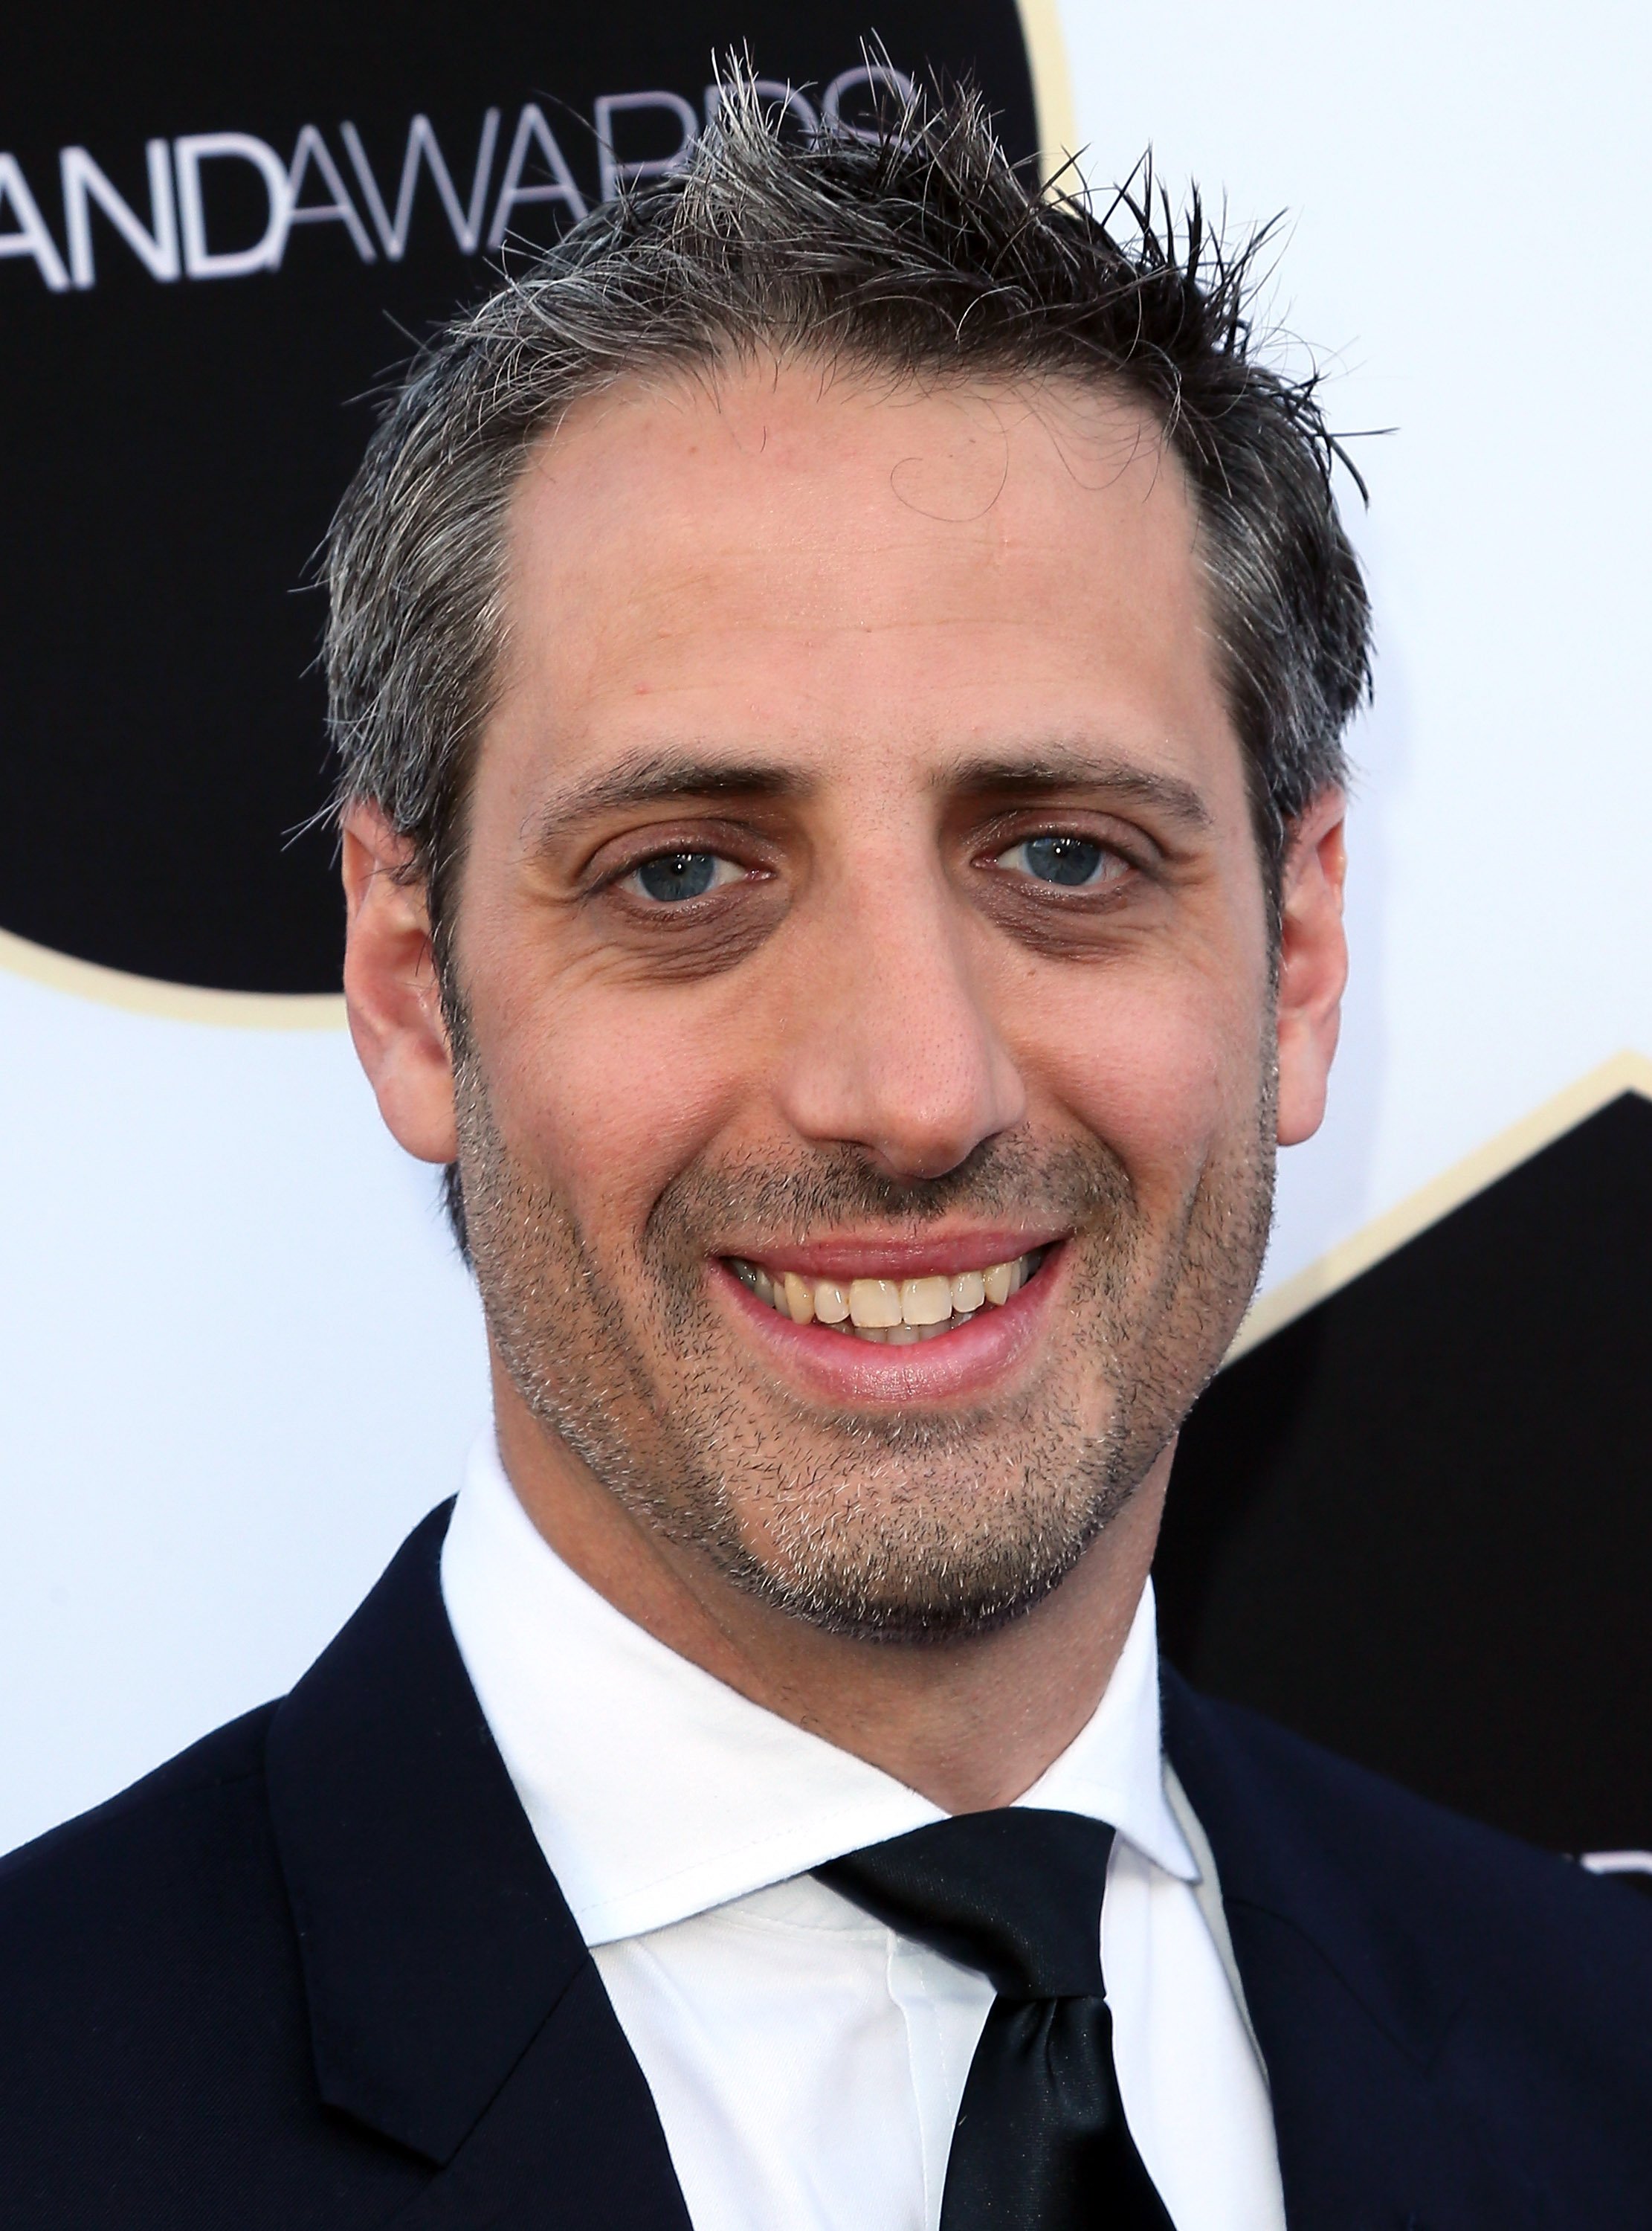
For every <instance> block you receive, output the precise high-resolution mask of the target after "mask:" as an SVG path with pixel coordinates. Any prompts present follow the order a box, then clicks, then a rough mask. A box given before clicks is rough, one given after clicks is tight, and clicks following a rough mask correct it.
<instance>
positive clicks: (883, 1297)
mask: <svg viewBox="0 0 1652 2231" xmlns="http://www.w3.org/2000/svg"><path fill="white" fill-rule="evenodd" d="M1042 1260H1043V1251H1042V1249H1039V1250H1037V1251H1035V1252H1034V1253H1033V1254H1030V1255H1018V1256H1016V1258H1014V1260H1013V1261H1011V1262H1009V1263H994V1264H990V1265H989V1266H988V1268H987V1269H985V1270H984V1271H953V1272H952V1274H951V1276H950V1277H946V1276H943V1275H942V1274H941V1273H940V1272H939V1271H937V1272H935V1273H934V1274H933V1275H932V1276H931V1277H924V1278H906V1279H902V1280H900V1281H898V1282H897V1281H896V1280H895V1279H894V1278H852V1279H849V1280H848V1281H843V1280H841V1279H836V1278H805V1277H803V1276H802V1275H801V1274H800V1273H799V1272H798V1271H781V1272H780V1273H779V1274H778V1275H776V1274H775V1273H773V1272H771V1271H765V1269H764V1268H763V1267H762V1265H761V1264H758V1263H749V1262H745V1261H742V1260H741V1259H740V1258H738V1257H730V1258H729V1268H730V1269H731V1270H732V1271H733V1273H734V1275H735V1277H737V1278H738V1279H739V1282H740V1284H742V1285H743V1286H746V1287H749V1288H750V1290H752V1293H754V1294H755V1295H756V1296H757V1297H758V1299H759V1300H760V1301H765V1302H766V1303H768V1304H769V1307H770V1308H771V1309H772V1310H778V1312H779V1314H780V1315H781V1316H783V1317H789V1318H790V1319H791V1322H793V1323H794V1324H808V1323H810V1322H813V1321H817V1322H819V1323H821V1324H822V1325H828V1326H830V1327H832V1328H833V1329H836V1330H837V1331H840V1332H842V1333H845V1334H848V1335H852V1336H853V1337H854V1338H855V1339H856V1340H869V1341H874V1342H878V1343H879V1344H880V1345H887V1346H892V1347H895V1348H909V1347H911V1346H912V1345H913V1342H917V1341H922V1340H934V1339H937V1338H938V1337H939V1335H940V1334H942V1333H944V1332H952V1331H954V1330H956V1329H957V1328H958V1326H959V1325H965V1324H968V1323H969V1322H970V1320H971V1317H973V1316H978V1314H979V1312H980V1311H981V1310H983V1309H1002V1308H1003V1305H1004V1303H1006V1302H1007V1301H1008V1300H1009V1299H1010V1297H1011V1295H1013V1294H1016V1293H1019V1291H1020V1290H1021V1289H1022V1287H1023V1286H1024V1285H1025V1284H1026V1283H1027V1281H1028V1279H1029V1278H1030V1277H1031V1276H1032V1274H1033V1272H1034V1271H1036V1269H1037V1268H1038V1265H1039V1264H1040V1263H1041V1262H1042Z"/></svg>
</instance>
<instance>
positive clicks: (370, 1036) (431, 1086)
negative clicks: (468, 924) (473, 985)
mask: <svg viewBox="0 0 1652 2231" xmlns="http://www.w3.org/2000/svg"><path fill="white" fill-rule="evenodd" d="M411 857H412V847H411V845H410V844H409V843H408V841H407V839H406V838H405V837H399V836H397V833H396V831H394V830H393V829H392V828H391V827H390V823H389V822H388V821H387V820H386V819H385V818H384V815H383V814H382V813H381V812H379V811H378V808H377V807H376V806H371V805H352V807H351V808H350V809H349V811H348V812H346V813H345V818H344V863H343V864H344V887H345V913H346V921H347V928H346V932H345V1008H346V1010H347V1011H348V1012H349V1016H350V1035H351V1037H352V1038H353V1039H354V1040H355V1044H356V1052H357V1055H358V1057H359V1059H360V1062H361V1065H362V1067H363V1068H364V1069H365V1070H366V1072H367V1081H368V1083H370V1084H371V1086H372V1088H373V1091H374V1094H375V1095H376V1096H377V1098H378V1112H379V1114H380V1115H382V1116H383V1117H384V1121H385V1122H386V1123H387V1124H388V1125H389V1126H390V1130H391V1132H392V1134H393V1135H394V1136H395V1137H396V1138H397V1139H398V1140H399V1141H400V1142H401V1143H402V1145H403V1146H404V1147H405V1148H407V1151H408V1152H409V1154H416V1155H417V1156H418V1157H419V1159H420V1161H426V1162H450V1161H453V1160H454V1158H455V1155H456V1154H457V1153H458V1151H459V1148H458V1140H457V1137H456V1135H455V1128H454V1116H453V1064H452V1061H451V1059H450V1058H449V1055H448V1032H447V1026H446V1025H445V1024H444V1022H443V1020H442V1000H441V997H440V994H439V993H438V991H437V988H436V955H435V953H434V951H433V949H432V947H431V942H430V918H429V914H428V913H427V912H426V910H425V903H424V889H423V885H422V884H421V883H417V882H416V881H411V880H409V879H408V876H407V873H406V871H407V867H408V863H409V862H410V859H411Z"/></svg>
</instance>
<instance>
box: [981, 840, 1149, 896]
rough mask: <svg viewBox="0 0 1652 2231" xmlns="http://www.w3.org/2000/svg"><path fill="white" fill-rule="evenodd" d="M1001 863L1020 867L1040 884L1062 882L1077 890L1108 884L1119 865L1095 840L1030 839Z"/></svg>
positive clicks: (1004, 854) (1000, 859)
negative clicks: (1094, 884) (1089, 884)
mask: <svg viewBox="0 0 1652 2231" xmlns="http://www.w3.org/2000/svg"><path fill="white" fill-rule="evenodd" d="M998 864H999V865H1000V866H1002V867H1006V868H1012V867H1018V868H1020V870H1022V872H1023V875H1028V876H1032V877H1033V878H1034V879H1035V880H1036V882H1038V883H1061V884H1063V885H1065V886H1066V887H1067V888H1068V889H1080V888H1081V887H1082V886H1083V885H1085V884H1087V883H1091V884H1093V883H1103V882H1105V881H1106V880H1107V877H1108V876H1109V874H1110V873H1111V872H1113V870H1116V869H1117V868H1118V866H1119V865H1120V862H1119V861H1118V859H1117V857H1116V856H1115V855H1114V854H1113V853H1112V852H1109V851H1108V850H1107V846H1106V845H1105V844H1097V843H1096V841H1095V839H1094V837H1025V838H1023V841H1022V842H1021V843H1020V844H1012V845H1011V846H1010V850H1008V851H1007V852H1001V853H1000V854H999V855H998Z"/></svg>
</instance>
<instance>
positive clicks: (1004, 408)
mask: <svg viewBox="0 0 1652 2231" xmlns="http://www.w3.org/2000/svg"><path fill="white" fill-rule="evenodd" d="M506 601H507V654H506V663H505V667H504V670H503V673H502V676H501V683H502V689H501V696H500V715H501V719H500V723H499V724H497V725H500V726H502V727H504V728H505V729H506V730H507V731H510V732H513V733H514V734H516V736H517V738H518V741H519V745H521V744H523V743H526V744H527V745H528V747H529V753H530V756H531V757H537V758H539V759H542V760H544V759H547V757H548V758H551V759H553V760H554V762H555V768H556V772H557V773H558V774H559V775H563V776H570V775H578V774H581V773H589V772H590V766H591V763H592V761H593V760H599V759H600V758H601V757H602V756H603V754H604V753H612V754H614V755H616V756H618V755H622V754H626V753H635V752H636V751H637V750H638V749H646V748H649V747H655V746H681V745H684V744H693V745H696V746H699V745H703V744H705V743H708V742H709V743H714V744H715V745H717V746H719V747H741V746H743V745H744V744H745V743H746V742H748V741H749V742H751V743H752V744H760V745H761V746H762V747H763V748H764V750H765V753H768V754H769V755H772V754H773V753H774V752H776V751H777V750H778V751H780V752H781V753H786V754H790V755H792V756H795V757H797V759H799V760H803V761H807V762H810V764H811V765H814V766H818V765H820V764H822V763H823V762H825V763H829V764H831V765H837V766H842V765H844V764H846V763H847V762H848V761H849V760H850V759H852V758H855V756H857V755H862V754H865V753H876V752H880V751H881V752H883V753H888V752H890V751H894V750H897V749H898V750H899V751H900V752H902V753H905V754H907V755H908V756H910V757H913V758H914V759H919V760H921V759H922V758H924V756H925V755H926V754H930V755H932V754H935V753H941V754H944V755H954V754H956V753H959V752H961V751H966V750H969V749H971V748H978V747H994V748H997V747H1003V746H1005V745H1013V744H1014V743H1015V742H1016V741H1017V740H1019V739H1021V738H1022V737H1023V735H1025V736H1027V737H1028V738H1029V740H1032V741H1036V742H1042V744H1045V745H1048V744H1049V743H1050V742H1053V741H1056V740H1065V739H1067V738H1068V737H1071V736H1080V737H1083V738H1085V739H1094V740H1100V741H1103V742H1105V743H1107V745H1108V746H1109V747H1111V748H1113V749H1115V750H1118V749H1125V750H1128V749H1129V748H1130V747H1132V745H1133V744H1134V745H1135V746H1137V747H1139V748H1141V749H1143V750H1145V751H1149V752H1151V753H1153V754H1154V755H1156V756H1157V757H1158V759H1159V760H1165V759H1168V760H1171V761H1176V760H1185V761H1187V762H1189V764H1186V765H1184V766H1181V767H1179V768H1178V770H1176V771H1178V772H1181V773H1186V774H1189V775H1194V774H1196V773H1197V772H1199V770H1198V769H1197V767H1196V766H1194V765H1193V764H1191V762H1193V761H1197V760H1208V758H1209V755H1210V752H1211V750H1212V749H1213V748H1214V749H1217V750H1220V751H1223V752H1225V753H1226V754H1227V755H1228V756H1229V757H1230V758H1232V759H1233V761H1234V764H1233V767H1232V770H1231V773H1232V774H1233V776H1234V778H1235V779H1237V774H1238V764H1237V757H1236V745H1235V744H1234V742H1233V739H1232V735H1231V731H1230V727H1229V720H1228V715H1227V709H1226V706H1225V703H1224V701H1223V697H1222V694H1221V691H1220V688H1219V686H1218V682H1217V678H1216V658H1215V654H1214V650H1213V639H1212V634H1211V629H1210V618H1209V611H1208V605H1207V591H1206V586H1205V580H1204V569H1203V567H1202V566H1201V564H1200V562H1199V556H1198V532H1197V514H1196V511H1195V508H1194V504H1193V501H1192V499H1191V493H1190V490H1189V488H1188V485H1187V482H1186V480H1185V477H1184V474H1183V472H1182V470H1181V469H1180V467H1179V465H1178V462H1177V460H1176V459H1175V457H1174V456H1173V455H1172V454H1171V451H1170V450H1169V449H1168V448H1167V447H1166V445H1165V443H1164V441H1163V438H1162V437H1161V434H1160V432H1159V430H1158V427H1157V425H1156V424H1154V422H1153V421H1152V418H1151V417H1150V416H1149V414H1148V413H1147V412H1146V411H1144V410H1142V409H1140V408H1139V407H1138V406H1136V405H1135V404H1133V403H1132V402H1131V401H1130V400H1128V399H1127V398H1124V397H1122V396H1119V395H1114V394H1112V393H1110V392H1107V391H1103V390H1099V389H1095V388H1091V387H1088V386H1083V385H1079V384H1077V383H1076V382H1069V381H1053V382H1044V383H1041V384H1040V385H1036V386H1034V385H1026V384H1021V383H1016V382H1007V381H1006V382H1002V383H995V382H980V383H969V384H965V383H963V382H952V381H944V382H939V383H936V382H931V383H928V384H920V383H919V382H917V381H915V380H910V379H907V380H902V379H896V378H887V377H880V376H874V375H869V374H855V373H854V372H846V371H844V370H842V368H838V369H836V370H831V369H827V368H823V367H822V366H820V365H810V364H806V363H804V364H791V365H784V366H779V367H777V366H776V365H772V364H769V365H761V366H756V365H754V366H750V367H741V368H733V369H726V370H723V371H720V372H718V373H717V374H716V375H714V376H710V375H708V376H706V377H700V378H687V377H683V378H671V379H666V380H659V381H654V382H649V383H646V384H645V383H643V382H641V381H631V382H625V383H622V384H619V385H616V386H615V387H614V388H613V389H611V390H610V391H607V392H605V393H603V395H601V396H598V397H595V398H587V399H586V400H584V401H583V402H582V403H581V404H578V405H577V406H576V407H575V408H574V410H573V411H571V412H570V414H569V415H568V417H566V418H565V420H564V422H563V423H562V424H561V425H560V426H559V427H558V429H557V430H556V431H555V433H554V434H552V435H551V436H549V437H546V438H545V439H544V440H543V441H542V442H541V443H539V446H538V447H537V449H535V450H534V451H533V453H532V456H531V457H530V459H529V462H528V463H527V466H526V469H525V471H524V473H523V475H522V478H521V481H520V482H519V487H518V488H517V490H516V493H515V496H514V499H513V505H512V509H511V515H510V521H509V551H508V566H507V596H506ZM1098 729H1100V730H1104V731H1105V734H1101V735H1100V736H1097V735H1096V733H1095V732H1096V731H1097V730H1098ZM546 771H547V772H548V766H547V770H546ZM524 772H525V773H526V768H525V769H524ZM1204 772H1205V773H1209V769H1208V768H1206V769H1205V770H1204Z"/></svg>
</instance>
